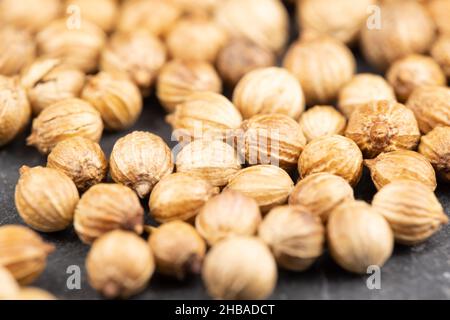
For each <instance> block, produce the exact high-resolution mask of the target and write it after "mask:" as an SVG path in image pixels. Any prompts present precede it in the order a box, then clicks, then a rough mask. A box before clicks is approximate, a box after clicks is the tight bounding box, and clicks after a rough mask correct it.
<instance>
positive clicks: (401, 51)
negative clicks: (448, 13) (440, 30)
mask: <svg viewBox="0 0 450 320" xmlns="http://www.w3.org/2000/svg"><path fill="white" fill-rule="evenodd" d="M379 11H380V12H382V14H381V15H380V17H379V19H378V21H371V22H372V23H371V25H372V28H367V27H366V28H361V48H362V52H363V54H364V56H365V58H366V60H368V61H369V62H370V63H371V64H372V65H373V66H375V67H377V68H378V69H380V70H385V69H387V68H388V67H389V65H390V64H391V63H392V62H394V61H395V60H397V59H399V58H401V57H404V56H406V55H408V54H411V53H424V52H426V51H428V49H429V48H430V46H431V44H432V43H433V40H434V37H435V25H434V22H433V20H432V19H431V17H430V16H429V15H428V13H427V12H426V10H425V8H424V7H423V6H422V4H420V3H419V2H418V1H385V2H384V3H382V4H381V6H380V7H379ZM369 22H370V21H369ZM374 22H375V25H377V26H378V28H377V27H373V26H374ZM376 22H378V23H376Z"/></svg>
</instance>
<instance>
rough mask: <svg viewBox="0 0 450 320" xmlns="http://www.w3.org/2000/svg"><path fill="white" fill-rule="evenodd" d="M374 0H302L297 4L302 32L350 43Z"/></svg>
mask: <svg viewBox="0 0 450 320" xmlns="http://www.w3.org/2000/svg"><path fill="white" fill-rule="evenodd" d="M375 3H376V1H375V0H363V1H361V0H304V1H300V2H299V5H298V6H297V13H298V17H299V25H300V28H301V29H302V32H316V33H319V34H327V35H329V36H331V37H333V38H335V39H338V40H340V41H342V42H344V43H352V42H353V41H354V40H355V39H356V38H357V37H358V36H359V32H360V29H361V27H362V26H363V25H364V23H365V21H366V18H367V17H368V15H369V12H370V11H369V10H368V8H370V6H371V5H374V4H375Z"/></svg>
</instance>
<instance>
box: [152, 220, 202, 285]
mask: <svg viewBox="0 0 450 320" xmlns="http://www.w3.org/2000/svg"><path fill="white" fill-rule="evenodd" d="M148 242H149V245H150V248H151V250H152V252H153V255H154V257H155V261H156V268H157V270H158V272H160V273H162V274H165V275H168V276H173V277H176V278H178V279H180V280H183V279H184V278H185V277H186V276H187V275H188V274H190V273H192V274H197V273H200V271H201V267H202V263H203V259H204V257H205V254H206V244H205V241H204V240H203V239H202V238H201V237H200V235H199V234H198V233H197V231H196V230H195V228H194V227H192V226H191V225H190V224H188V223H185V222H181V221H172V222H168V223H165V224H163V225H161V226H160V227H159V228H156V229H154V230H153V231H152V232H151V235H150V237H149V239H148Z"/></svg>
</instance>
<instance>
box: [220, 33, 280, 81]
mask: <svg viewBox="0 0 450 320" xmlns="http://www.w3.org/2000/svg"><path fill="white" fill-rule="evenodd" d="M275 60H276V59H275V55H274V54H273V53H272V52H271V51H270V50H267V49H265V48H263V47H260V46H258V45H257V44H255V43H253V42H251V41H249V40H246V39H241V38H234V39H231V40H230V41H228V44H226V45H225V46H224V47H223V48H222V50H220V52H219V55H218V57H217V69H218V71H219V74H220V76H221V77H222V79H223V80H224V81H225V82H226V83H227V84H228V85H230V86H232V87H234V86H235V85H236V84H237V83H238V81H239V80H241V79H242V77H243V76H244V75H246V74H247V73H249V72H250V71H253V70H255V69H258V68H266V67H271V66H273V65H275V62H276V61H275Z"/></svg>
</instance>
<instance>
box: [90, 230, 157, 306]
mask: <svg viewBox="0 0 450 320" xmlns="http://www.w3.org/2000/svg"><path fill="white" fill-rule="evenodd" d="M86 269H87V273H88V280H89V284H90V285H91V286H92V287H93V288H94V289H96V290H97V291H99V292H100V293H101V294H103V295H104V296H105V297H107V298H110V299H113V298H128V297H130V296H132V295H134V294H137V293H139V292H141V291H142V290H144V288H145V287H146V286H147V283H148V282H149V280H150V278H151V276H152V275H153V272H154V270H155V262H154V258H153V255H152V253H151V251H150V249H149V247H148V245H147V243H146V242H145V241H144V240H143V239H141V238H139V237H138V236H137V235H136V234H134V233H132V232H128V231H122V230H115V231H111V232H108V233H107V234H105V235H104V236H102V237H101V238H99V239H98V240H97V241H95V242H94V244H93V246H92V248H91V250H90V251H89V254H88V256H87V258H86Z"/></svg>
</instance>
